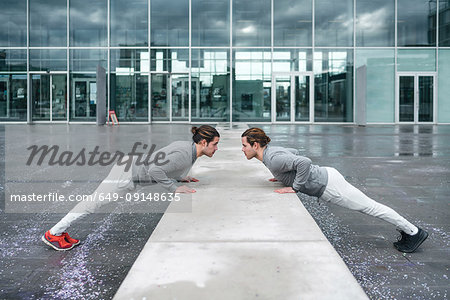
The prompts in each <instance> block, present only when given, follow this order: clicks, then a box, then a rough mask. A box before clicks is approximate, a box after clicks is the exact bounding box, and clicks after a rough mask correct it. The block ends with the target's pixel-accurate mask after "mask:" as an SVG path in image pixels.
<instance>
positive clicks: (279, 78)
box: [272, 73, 313, 122]
mask: <svg viewBox="0 0 450 300" xmlns="http://www.w3.org/2000/svg"><path fill="white" fill-rule="evenodd" d="M311 80H312V76H311V74H308V73H285V74H274V75H273V77H272V86H273V90H274V91H275V92H274V93H273V100H272V101H273V102H272V103H273V104H274V106H273V107H272V109H273V112H274V115H273V118H272V120H273V121H275V122H309V121H310V120H311V115H312V112H311V107H312V105H311V103H310V102H311V99H313V97H312V90H311Z"/></svg>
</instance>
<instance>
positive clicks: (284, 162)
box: [263, 145, 328, 198]
mask: <svg viewBox="0 0 450 300" xmlns="http://www.w3.org/2000/svg"><path fill="white" fill-rule="evenodd" d="M263 163H264V165H265V166H266V167H267V168H268V169H269V170H270V172H271V173H272V175H273V176H274V177H275V178H276V179H277V180H278V181H281V182H282V183H284V184H285V185H286V186H291V187H292V188H293V189H294V190H295V191H296V192H302V193H304V194H307V195H309V196H315V197H318V198H319V197H320V196H322V194H323V192H324V191H325V188H326V186H327V183H328V173H327V170H326V169H325V168H323V167H319V166H317V165H313V164H311V160H310V159H309V158H307V157H305V156H300V155H299V152H298V150H296V149H292V148H283V147H272V146H269V145H268V146H267V147H266V149H264V153H263Z"/></svg>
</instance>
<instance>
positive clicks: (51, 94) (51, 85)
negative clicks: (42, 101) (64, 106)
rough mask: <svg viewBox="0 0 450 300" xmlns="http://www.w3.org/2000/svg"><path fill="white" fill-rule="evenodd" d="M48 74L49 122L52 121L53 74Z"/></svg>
mask: <svg viewBox="0 0 450 300" xmlns="http://www.w3.org/2000/svg"><path fill="white" fill-rule="evenodd" d="M48 76H50V122H53V75H52V74H49V75H48ZM41 78H42V77H41Z"/></svg>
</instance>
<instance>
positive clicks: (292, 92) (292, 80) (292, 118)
mask: <svg viewBox="0 0 450 300" xmlns="http://www.w3.org/2000/svg"><path fill="white" fill-rule="evenodd" d="M295 76H299V75H295V74H292V73H291V74H290V75H289V77H290V79H291V107H290V108H291V109H290V113H291V114H290V119H291V123H294V121H295V101H296V99H295Z"/></svg>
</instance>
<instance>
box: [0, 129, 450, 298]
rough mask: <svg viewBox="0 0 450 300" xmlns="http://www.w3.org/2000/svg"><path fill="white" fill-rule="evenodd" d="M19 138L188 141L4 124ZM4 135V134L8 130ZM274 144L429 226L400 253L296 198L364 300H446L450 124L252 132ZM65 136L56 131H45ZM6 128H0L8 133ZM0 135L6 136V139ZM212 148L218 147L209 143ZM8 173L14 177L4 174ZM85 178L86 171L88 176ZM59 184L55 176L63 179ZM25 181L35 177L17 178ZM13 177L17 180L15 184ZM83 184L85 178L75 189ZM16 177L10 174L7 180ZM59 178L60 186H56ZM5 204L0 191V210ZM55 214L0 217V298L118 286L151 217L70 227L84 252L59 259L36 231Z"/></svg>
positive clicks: (150, 133) (348, 215) (392, 234)
mask: <svg viewBox="0 0 450 300" xmlns="http://www.w3.org/2000/svg"><path fill="white" fill-rule="evenodd" d="M12 126H15V130H17V129H20V130H21V131H22V133H21V136H20V137H18V138H16V139H11V138H6V143H7V144H8V145H10V146H11V145H12V148H13V149H14V148H16V149H21V150H23V148H24V145H25V144H26V145H29V144H30V143H31V144H32V143H40V142H42V141H43V140H45V139H46V138H48V136H52V135H54V136H59V138H58V139H59V142H60V143H63V144H67V145H71V143H86V144H87V145H90V146H92V145H95V144H100V145H105V147H107V148H108V149H128V150H129V149H130V145H132V144H133V143H134V142H136V141H143V142H146V143H154V144H156V145H157V146H158V148H160V147H162V146H164V145H167V144H168V143H170V142H171V141H174V140H186V139H187V137H190V132H189V129H190V126H188V125H178V124H177V125H151V126H148V125H129V126H124V125H121V126H120V127H117V128H111V127H96V126H92V125H70V126H67V125H34V126H26V125H25V126H24V125H12ZM5 127H6V126H4V125H0V157H1V158H2V159H1V160H0V171H1V172H2V173H0V188H1V191H2V192H3V191H4V189H5V179H6V181H9V180H11V179H12V178H11V177H8V174H14V176H17V174H20V169H17V170H16V169H14V170H8V172H7V174H6V175H5V161H4V158H5ZM8 127H11V126H8ZM259 127H261V128H263V129H264V130H266V132H267V133H268V135H269V136H270V137H271V138H272V143H273V144H274V145H282V146H286V147H295V148H297V149H299V150H300V152H301V153H302V154H304V155H305V156H308V157H310V158H311V159H312V160H313V162H314V163H316V164H319V165H322V166H332V167H335V168H336V169H338V170H339V171H341V173H342V174H343V175H344V176H345V177H346V179H347V180H348V181H349V182H350V183H352V184H353V185H355V186H356V187H358V188H359V189H361V190H362V191H363V192H365V193H366V194H368V195H369V196H370V197H372V198H373V199H375V200H376V201H378V202H381V203H383V204H386V205H388V206H390V207H392V208H393V209H395V210H396V211H397V212H399V213H400V214H402V215H403V216H404V217H406V218H407V219H408V220H410V221H411V222H413V223H415V224H417V225H418V226H421V227H423V228H424V229H426V230H428V232H429V233H430V237H429V238H428V240H427V241H426V242H425V243H424V244H423V245H422V246H421V248H420V249H419V250H418V251H417V253H413V254H407V255H402V254H401V253H399V252H398V251H397V250H395V249H394V248H393V246H392V242H393V241H395V240H396V236H397V232H396V231H395V229H394V228H392V226H391V225H390V224H386V223H385V222H383V221H381V220H378V219H375V218H372V217H368V216H365V215H362V214H359V213H355V212H352V211H348V210H346V209H342V208H340V207H337V206H334V205H330V204H324V203H317V200H316V199H313V198H311V197H303V196H302V197H301V201H302V202H303V204H304V205H305V207H306V208H307V209H308V210H309V212H310V213H311V215H312V216H313V217H314V219H315V220H316V222H317V223H318V225H319V226H320V228H321V229H322V231H323V232H324V234H325V235H326V237H327V238H328V240H329V241H330V242H331V244H332V245H333V246H334V247H335V249H336V250H337V252H338V253H339V254H340V255H341V257H342V258H343V260H344V261H345V263H346V264H347V266H348V267H349V269H350V271H351V272H352V273H353V275H354V276H355V278H356V279H357V280H358V282H359V283H360V284H361V286H362V287H363V289H364V290H365V292H366V293H367V295H368V296H369V297H370V298H371V299H393V298H394V299H446V298H447V297H448V290H449V279H448V277H449V276H450V272H449V266H450V247H449V244H450V239H449V232H450V221H449V220H450V218H449V212H450V210H449V204H450V201H449V198H450V197H449V194H450V126H443V125H441V126H428V125H427V126H414V125H404V126H370V127H357V126H338V125H301V126H293V125H260V126H259ZM61 129H63V130H62V131H63V134H62V135H61V133H60V135H58V134H55V132H60V131H61ZM8 130H9V129H8V128H7V129H6V132H8ZM6 136H7V137H8V134H6ZM219 150H220V144H219ZM6 158H7V159H8V158H9V159H11V160H12V161H11V160H8V164H11V165H15V164H17V165H20V164H22V165H23V157H22V158H21V157H20V156H19V155H13V154H7V155H6ZM108 171H109V168H104V167H99V166H96V167H90V169H88V170H87V171H86V169H83V168H79V169H76V168H71V170H70V171H69V173H70V176H72V175H73V176H76V177H77V178H79V179H80V180H79V182H78V184H77V183H72V182H70V181H69V182H68V181H67V180H65V179H64V180H63V179H61V180H59V179H58V178H57V177H58V176H59V175H58V174H56V175H58V176H56V178H55V171H54V169H53V168H51V167H50V168H49V167H47V168H42V169H41V170H39V172H41V173H39V174H38V173H36V174H35V175H38V176H39V177H40V178H51V181H52V182H54V183H55V182H56V184H59V185H60V188H61V191H63V192H64V193H66V194H69V193H79V192H80V190H84V191H87V192H92V191H93V190H94V189H95V187H96V186H97V185H98V183H99V182H100V181H101V180H102V179H103V178H104V177H105V176H106V174H107V173H108ZM11 172H12V173H11ZM86 173H87V174H88V176H87V178H86ZM60 175H61V178H63V177H64V176H63V175H66V174H63V173H61V174H60ZM23 176H24V177H27V176H29V177H33V174H24V175H23ZM19 177H20V176H19ZM83 178H84V181H83ZM15 179H17V178H15ZM58 180H59V181H58ZM4 201H5V198H4V194H2V196H1V203H2V204H3V203H4ZM62 216H63V214H54V213H51V211H50V210H47V211H42V212H40V213H17V214H10V213H6V212H5V207H4V205H2V207H1V211H0V220H1V221H0V231H1V235H0V257H1V261H0V299H42V298H44V299H50V298H52V299H110V298H112V297H113V296H114V294H115V292H116V291H117V289H118V288H119V285H120V283H121V282H122V281H123V279H124V278H125V276H126V274H127V272H128V270H129V269H130V267H131V265H132V264H133V263H134V261H135V260H136V258H137V256H138V255H139V253H140V251H141V249H142V247H143V246H144V244H145V243H146V241H147V240H148V238H149V237H150V235H151V234H152V232H153V230H154V229H155V227H156V225H157V224H158V222H159V220H160V219H161V217H162V214H161V213H154V214H152V213H146V214H118V213H113V214H94V215H91V216H89V217H87V218H85V219H83V220H82V221H81V222H77V223H76V224H75V225H74V226H73V229H71V231H70V233H71V235H73V236H74V237H78V238H81V239H82V244H81V245H80V246H78V247H77V248H76V249H74V250H72V251H69V252H62V253H61V252H56V251H54V250H52V249H50V248H49V247H47V246H45V245H44V244H43V243H42V242H41V241H40V238H41V235H42V234H43V233H44V232H45V231H46V230H48V229H49V228H50V227H51V226H53V225H54V224H55V223H56V222H57V221H58V220H59V219H60V218H61V217H62Z"/></svg>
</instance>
